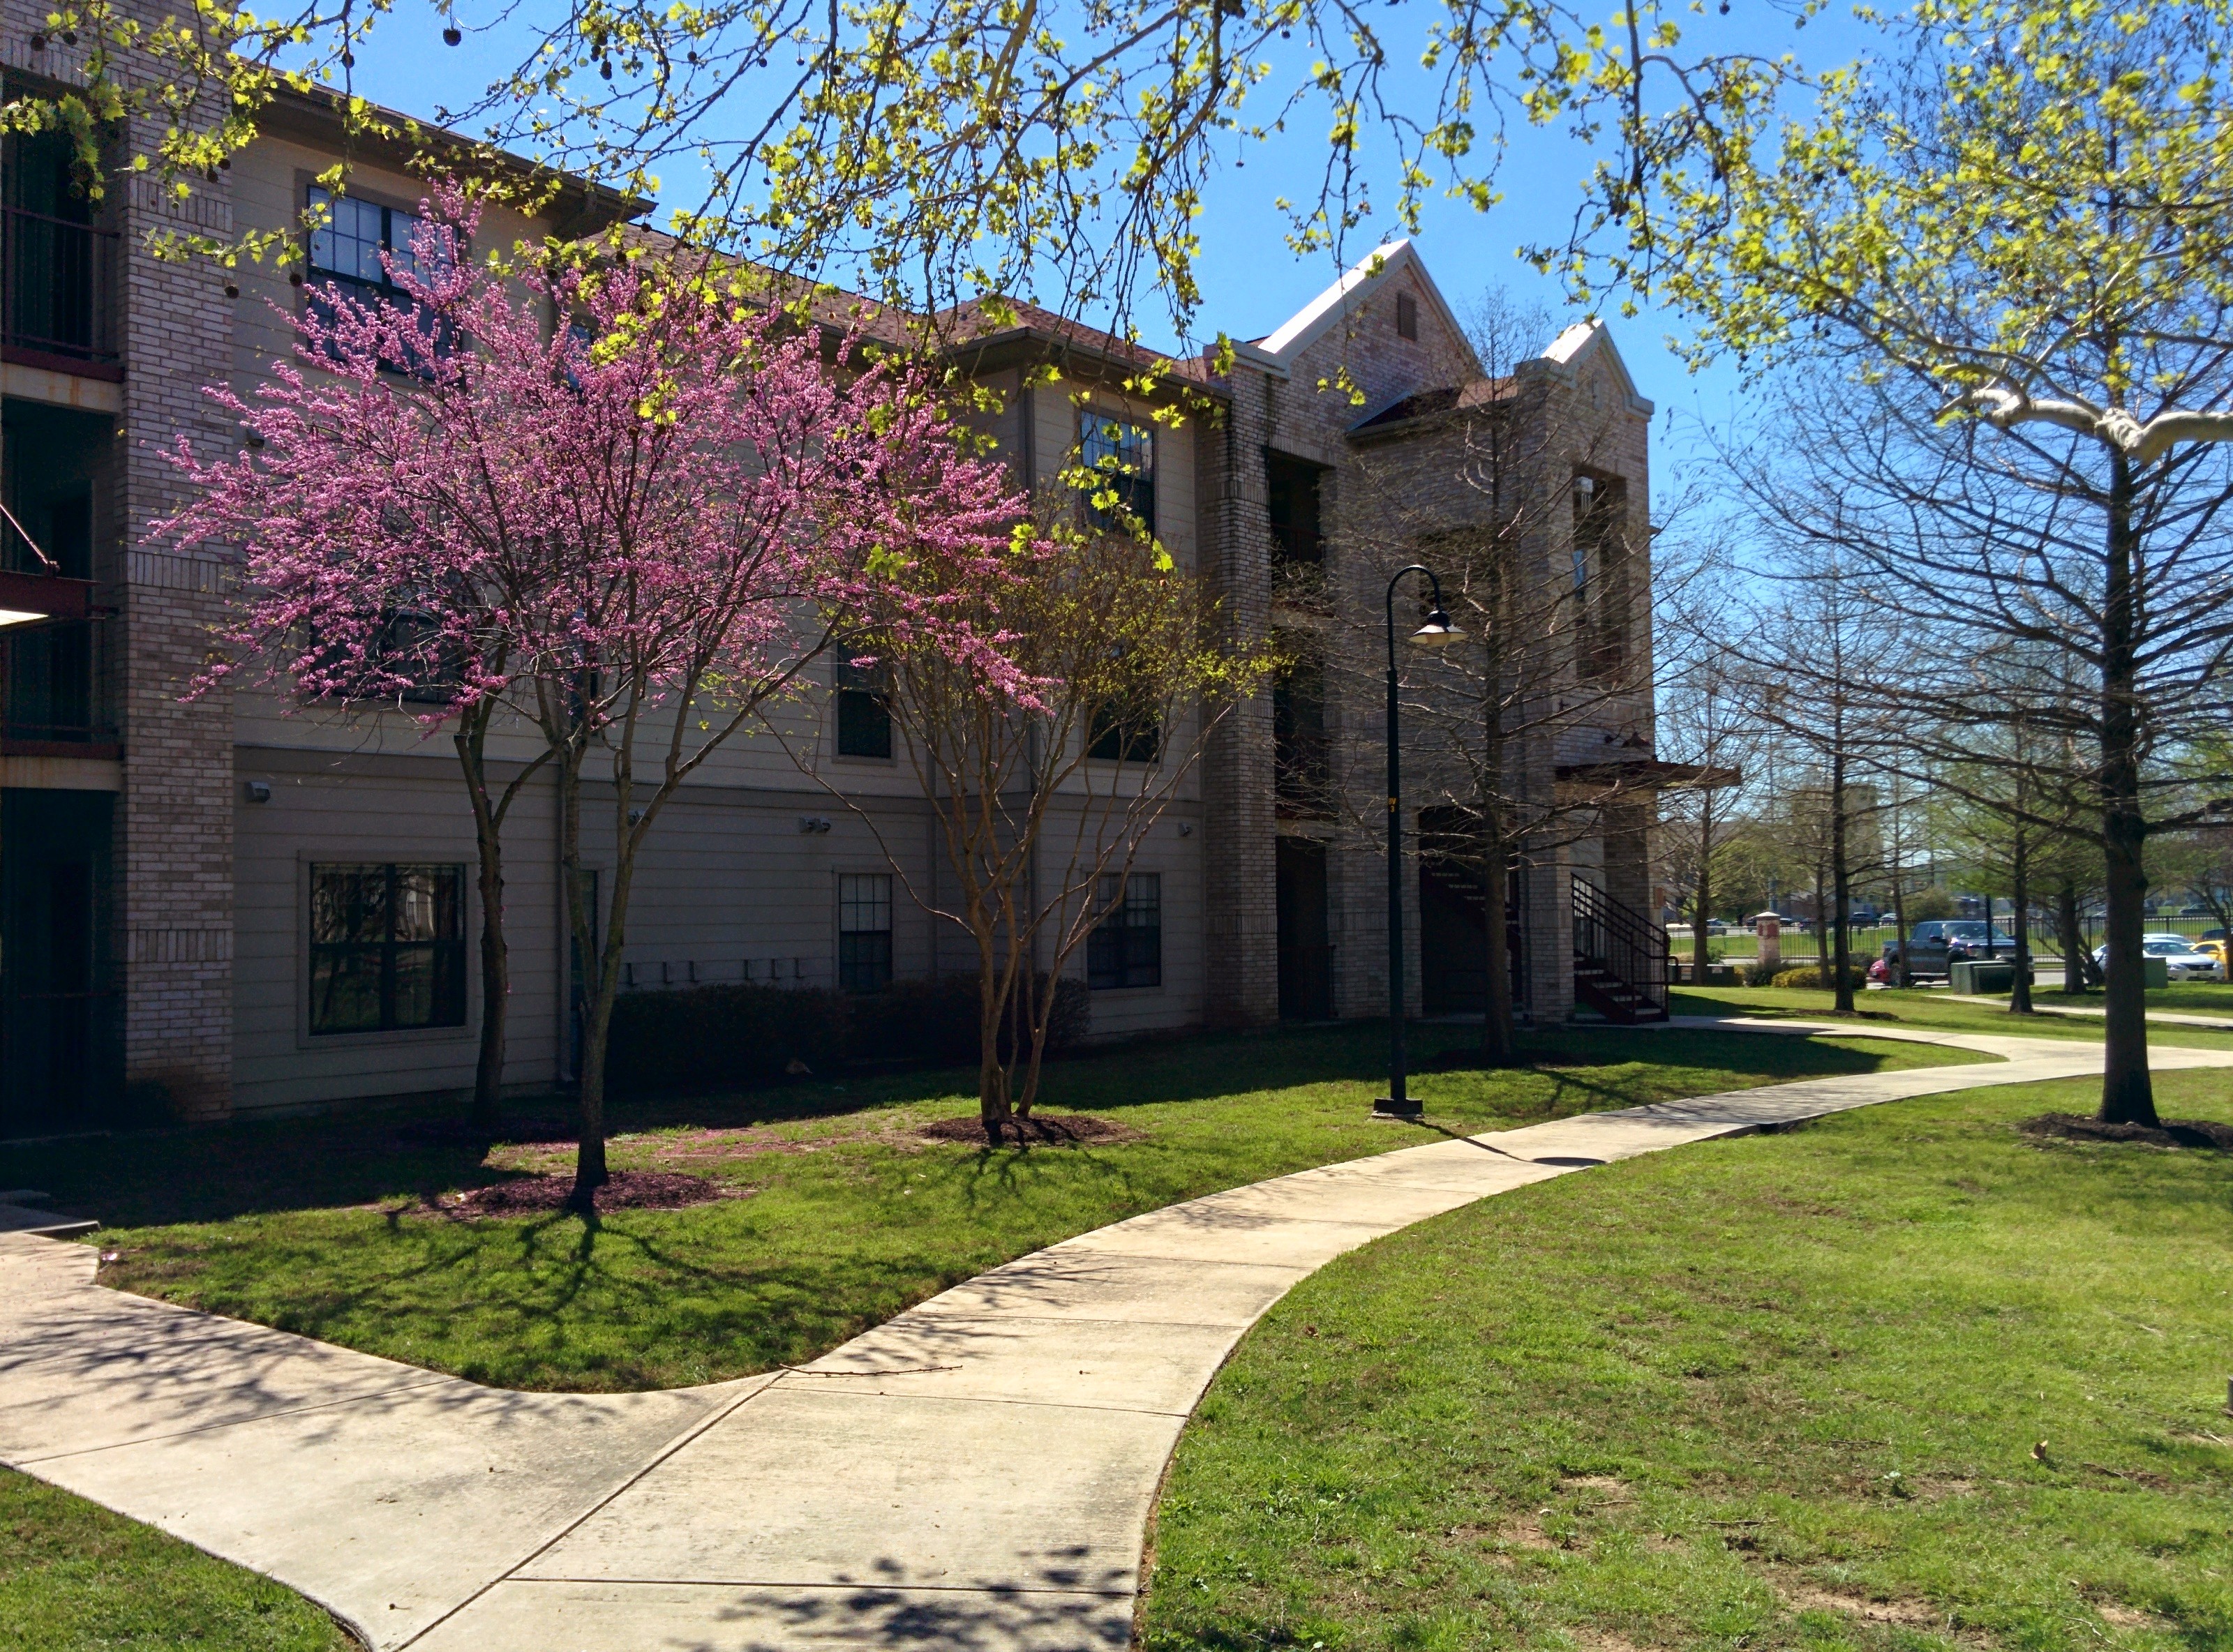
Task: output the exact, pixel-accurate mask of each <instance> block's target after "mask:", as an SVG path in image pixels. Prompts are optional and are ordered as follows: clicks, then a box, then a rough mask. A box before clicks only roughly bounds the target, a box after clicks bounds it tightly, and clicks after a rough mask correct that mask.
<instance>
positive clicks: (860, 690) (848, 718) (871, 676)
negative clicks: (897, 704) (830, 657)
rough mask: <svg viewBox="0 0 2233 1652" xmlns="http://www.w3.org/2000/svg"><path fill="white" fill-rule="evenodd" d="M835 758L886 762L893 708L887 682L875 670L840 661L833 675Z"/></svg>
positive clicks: (890, 746)
mask: <svg viewBox="0 0 2233 1652" xmlns="http://www.w3.org/2000/svg"><path fill="white" fill-rule="evenodd" d="M836 678H837V755H838V756H839V757H841V758H888V757H889V756H891V754H892V707H891V700H890V698H889V688H888V686H887V684H888V682H889V679H887V677H886V676H885V674H884V673H883V671H882V669H881V668H880V667H875V666H856V665H855V664H854V663H853V662H852V661H851V660H839V661H838V662H837V672H836Z"/></svg>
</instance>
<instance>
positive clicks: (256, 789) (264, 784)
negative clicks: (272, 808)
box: [244, 780, 271, 803]
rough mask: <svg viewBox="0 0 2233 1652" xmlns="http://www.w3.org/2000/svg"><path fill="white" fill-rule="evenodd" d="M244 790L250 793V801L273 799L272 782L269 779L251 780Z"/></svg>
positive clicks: (268, 800) (267, 801) (259, 801)
mask: <svg viewBox="0 0 2233 1652" xmlns="http://www.w3.org/2000/svg"><path fill="white" fill-rule="evenodd" d="M244 790H246V791H247V793H248V801H249V802H251V803H270V801H271V783H270V781H268V780H251V781H250V782H249V783H248V784H247V786H246V787H245V788H244Z"/></svg>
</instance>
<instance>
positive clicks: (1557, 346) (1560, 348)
mask: <svg viewBox="0 0 2233 1652" xmlns="http://www.w3.org/2000/svg"><path fill="white" fill-rule="evenodd" d="M1601 351H1602V352H1603V353H1604V354H1605V361H1606V362H1607V364H1608V365H1609V366H1610V367H1611V369H1612V380H1613V383H1614V384H1615V385H1616V386H1617V387H1618V388H1619V390H1620V392H1621V393H1622V394H1623V395H1625V396H1626V397H1627V398H1628V407H1629V411H1630V412H1631V413H1642V414H1643V415H1644V417H1645V418H1646V419H1649V418H1650V417H1651V415H1652V413H1653V411H1654V406H1653V404H1652V402H1651V401H1650V399H1649V398H1648V397H1644V396H1640V395H1638V394H1637V393H1636V380H1634V379H1633V378H1631V376H1630V375H1629V371H1628V363H1627V362H1625V361H1622V360H1621V359H1620V349H1619V347H1618V346H1617V345H1615V344H1614V343H1613V341H1612V334H1611V331H1610V330H1609V329H1608V328H1606V326H1605V323H1604V322H1601V321H1599V320H1598V318H1597V317H1596V316H1594V315H1592V317H1591V318H1590V319H1589V320H1588V321H1585V322H1575V323H1574V324H1573V325H1572V327H1570V328H1567V329H1566V331H1565V332H1563V333H1561V334H1559V336H1558V337H1556V338H1555V339H1553V340H1552V341H1551V347H1550V348H1548V349H1546V350H1545V351H1544V352H1543V354H1540V355H1539V356H1537V357H1536V358H1535V359H1534V361H1523V362H1521V363H1520V369H1519V370H1520V372H1522V373H1526V372H1527V370H1528V369H1529V368H1530V367H1533V368H1534V369H1535V370H1536V371H1538V372H1540V371H1542V370H1543V367H1544V366H1545V365H1547V366H1549V367H1552V368H1553V370H1556V371H1559V372H1561V373H1563V374H1565V375H1566V378H1567V379H1568V380H1569V381H1570V382H1571V381H1572V380H1573V379H1574V378H1575V377H1577V376H1578V375H1579V374H1580V372H1581V368H1582V364H1583V363H1584V362H1585V361H1588V360H1589V359H1590V358H1591V357H1592V356H1593V355H1596V354H1598V353H1599V352H1601Z"/></svg>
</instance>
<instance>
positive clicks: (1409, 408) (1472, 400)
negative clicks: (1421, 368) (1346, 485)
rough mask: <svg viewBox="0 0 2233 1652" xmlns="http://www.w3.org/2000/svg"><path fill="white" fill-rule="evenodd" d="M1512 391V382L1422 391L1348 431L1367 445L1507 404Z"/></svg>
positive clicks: (1493, 381) (1487, 381)
mask: <svg viewBox="0 0 2233 1652" xmlns="http://www.w3.org/2000/svg"><path fill="white" fill-rule="evenodd" d="M1512 393H1513V381H1512V380H1510V379H1468V380H1466V382H1465V383H1463V384H1461V385H1445V386H1443V387H1441V388H1439V389H1434V390H1421V391H1418V392H1416V393H1413V394H1411V395H1408V396H1405V397H1404V398H1403V400H1400V401H1396V402H1393V403H1391V404H1390V405H1389V406H1385V407H1383V408H1382V409H1381V410H1380V411H1379V412H1378V413H1375V414H1373V415H1372V417H1371V418H1370V419H1366V420H1361V421H1359V422H1358V423H1357V424H1354V425H1351V426H1350V427H1349V435H1350V439H1351V440H1352V441H1364V440H1370V439H1373V438H1376V437H1381V436H1392V435H1396V434H1398V433H1402V432H1404V431H1408V430H1410V429H1411V428H1413V427H1414V426H1418V425H1422V424H1426V423H1428V422H1429V421H1430V420H1436V419H1441V418H1444V417H1447V416H1449V415H1452V414H1463V413H1474V412H1475V411H1477V410H1479V409H1481V408H1482V407H1487V406H1494V404H1495V403H1497V402H1500V401H1505V400H1509V399H1510V398H1511V395H1512Z"/></svg>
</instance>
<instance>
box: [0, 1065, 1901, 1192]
mask: <svg viewBox="0 0 2233 1652" xmlns="http://www.w3.org/2000/svg"><path fill="white" fill-rule="evenodd" d="M1386 1037H1387V1031H1386V1024H1385V1023H1380V1022H1370V1021H1364V1022H1345V1023H1343V1024H1339V1025H1338V1026H1331V1027H1310V1028H1281V1029H1278V1030H1276V1031H1266V1032H1261V1033H1251V1034H1230V1033H1227V1034H1212V1035H1198V1036H1194V1037H1183V1038H1169V1039H1157V1040H1154V1041H1151V1042H1143V1043H1137V1044H1124V1045H1118V1046H1114V1047H1108V1048H1103V1049H1099V1050H1092V1051H1089V1052H1086V1053H1084V1054H1082V1055H1079V1056H1077V1057H1071V1058H1070V1059H1067V1060H1064V1061H1061V1062H1058V1063H1052V1064H1051V1065H1050V1066H1049V1068H1048V1070H1047V1073H1046V1079H1045V1087H1044V1093H1043V1095H1042V1097H1041V1102H1040V1105H1041V1107H1042V1109H1045V1110H1048V1111H1053V1110H1057V1109H1061V1110H1071V1111H1081V1112H1100V1111H1107V1110H1112V1109H1119V1108H1127V1107H1136V1106H1141V1105H1147V1104H1154V1103H1159V1102H1201V1101H1209V1100H1214V1099H1216V1098H1218V1097H1221V1096H1235V1095H1242V1094H1260V1093H1262V1092H1265V1091H1268V1090H1276V1089H1288V1088H1295V1087H1300V1086H1305V1085H1312V1084H1327V1083H1352V1084H1358V1085H1372V1084H1377V1083H1379V1082H1380V1080H1381V1079H1382V1077H1383V1074H1384V1070H1385V1060H1386V1042H1385V1041H1386ZM1474 1037H1475V1035H1474V1034H1473V1033H1472V1031H1470V1030H1469V1029H1466V1028H1456V1027H1453V1028H1422V1029H1420V1030H1419V1031H1418V1032H1417V1033H1416V1034H1415V1038H1414V1041H1415V1044H1416V1053H1417V1056H1418V1058H1419V1059H1420V1061H1421V1062H1422V1064H1423V1063H1426V1062H1429V1061H1434V1060H1437V1059H1439V1058H1440V1057H1442V1053H1443V1052H1444V1051H1446V1050H1462V1049H1464V1048H1466V1047H1468V1046H1469V1045H1470V1044H1472V1043H1473V1041H1474ZM1531 1042H1532V1044H1533V1045H1534V1046H1536V1047H1538V1048H1540V1049H1541V1050H1543V1051H1544V1052H1545V1054H1546V1057H1547V1058H1548V1060H1549V1061H1551V1062H1556V1061H1558V1060H1559V1059H1560V1058H1561V1057H1572V1062H1573V1064H1572V1065H1567V1066H1556V1067H1547V1066H1546V1067H1539V1068H1537V1069H1535V1070H1533V1073H1534V1076H1536V1077H1538V1078H1540V1079H1547V1080H1548V1081H1550V1083H1551V1086H1552V1090H1551V1096H1550V1098H1549V1100H1548V1102H1547V1103H1546V1102H1540V1101H1538V1102H1531V1103H1530V1104H1529V1105H1528V1106H1527V1107H1526V1108H1520V1109H1515V1108H1512V1107H1509V1106H1505V1107H1498V1106H1490V1105H1484V1104H1482V1102H1481V1098H1480V1097H1479V1096H1468V1094H1467V1087H1468V1086H1470V1085H1479V1084H1481V1083H1484V1082H1486V1083H1490V1084H1492V1085H1494V1084H1497V1083H1501V1081H1502V1079H1503V1078H1504V1077H1505V1076H1506V1075H1507V1074H1509V1073H1513V1072H1519V1073H1522V1074H1525V1073H1527V1072H1528V1071H1529V1070H1526V1069H1517V1070H1487V1071H1478V1072H1475V1071H1468V1070H1464V1069H1462V1068H1457V1067H1453V1068H1448V1069H1445V1070H1441V1071H1437V1072H1435V1073H1432V1074H1429V1075H1427V1076H1425V1077H1423V1078H1422V1088H1423V1089H1425V1090H1426V1092H1427V1094H1428V1101H1429V1107H1431V1108H1435V1109H1436V1110H1437V1111H1448V1112H1450V1113H1452V1114H1455V1115H1462V1117H1465V1118H1468V1119H1478V1120H1479V1121H1480V1122H1482V1123H1484V1124H1486V1123H1489V1122H1494V1121H1496V1120H1499V1119H1514V1118H1519V1119H1533V1118H1543V1117H1553V1116H1560V1115H1565V1114H1566V1113H1570V1112H1578V1111H1585V1110H1592V1109H1596V1108H1599V1107H1605V1106H1627V1105H1631V1104H1632V1103H1635V1102H1642V1101H1649V1100H1651V1099H1654V1098H1655V1096H1657V1095H1658V1094H1663V1093H1664V1091H1663V1090H1662V1089H1651V1090H1649V1091H1648V1092H1647V1089H1645V1088H1639V1087H1636V1086H1630V1085H1624V1084H1623V1083H1621V1082H1620V1081H1619V1079H1618V1077H1617V1076H1612V1073H1611V1071H1610V1070H1607V1069H1606V1067H1605V1065H1604V1063H1605V1062H1606V1061H1607V1059H1608V1058H1610V1059H1611V1060H1612V1061H1613V1062H1614V1063H1657V1064H1661V1065H1664V1066H1672V1067H1677V1068H1696V1069H1701V1070H1712V1072H1713V1073H1714V1074H1715V1075H1722V1074H1726V1075H1728V1077H1727V1080H1726V1081H1725V1082H1727V1083H1732V1084H1734V1083H1743V1082H1745V1081H1747V1080H1749V1081H1750V1082H1754V1083H1763V1082H1772V1081H1774V1080H1776V1079H1781V1078H1801V1077H1813V1076H1833V1075H1838V1074H1845V1073H1854V1072H1865V1071H1869V1070H1872V1069H1873V1067H1874V1066H1875V1064H1876V1060H1875V1057H1872V1056H1870V1055H1867V1054H1865V1053H1861V1052H1857V1051H1853V1050H1842V1049H1839V1048H1837V1047H1835V1046H1833V1045H1830V1044H1822V1043H1820V1042H1817V1041H1814V1040H1812V1039H1803V1038H1769V1037H1760V1036H1758V1035H1748V1034H1744V1033H1735V1032H1728V1033H1721V1032H1713V1031H1693V1030H1687V1029H1685V1030H1675V1031H1653V1032H1637V1031H1628V1030H1625V1029H1618V1028H1605V1029H1595V1028H1591V1029H1571V1030H1559V1031H1548V1032H1546V1033H1542V1034H1539V1035H1537V1036H1536V1037H1534V1038H1533V1040H1532V1041H1531ZM973 1088H974V1086H973V1075H972V1074H971V1073H968V1072H966V1071H961V1070H943V1071H926V1072H918V1073H911V1074H904V1075H898V1076H884V1077H878V1078H875V1079H871V1080H867V1081H858V1080H851V1081H847V1082H844V1083H821V1082H815V1083H801V1084H798V1085H794V1086H790V1087H785V1088H783V1089H771V1090H760V1091H747V1092H734V1091H732V1092H728V1093H726V1094H714V1095H703V1094H701V1095H695V1096H660V1097H648V1098H632V1099H629V1100H626V1101H622V1102H617V1103H615V1106H614V1107H613V1109H612V1110H611V1119H610V1125H609V1129H610V1132H611V1133H612V1134H614V1135H626V1134H630V1133H634V1132H638V1131H647V1130H657V1129H661V1128H668V1127H674V1126H697V1127H701V1128H743V1127H745V1126H749V1125H765V1124H793V1123H801V1122H815V1121H817V1120H827V1119H838V1118H844V1117H849V1116H852V1115H862V1114H866V1113H869V1112H873V1111H875V1110H876V1109H885V1108H889V1107H892V1106H895V1105H900V1104H906V1103H922V1102H932V1103H944V1104H948V1105H952V1106H954V1108H955V1109H956V1110H960V1109H961V1108H963V1107H966V1106H967V1102H968V1098H969V1097H970V1096H971V1094H972V1091H973ZM564 1105H565V1103H564V1102H563V1099H558V1098H554V1099H551V1100H549V1101H545V1102H539V1103H537V1102H525V1103H521V1104H518V1106H517V1107H516V1108H515V1109H514V1114H513V1115H514V1117H515V1118H516V1119H518V1121H519V1122H518V1123H517V1124H515V1125H514V1126H513V1127H512V1128H509V1129H500V1130H497V1131H492V1132H487V1133H473V1132H470V1131H459V1130H457V1129H455V1128H452V1127H454V1126H455V1125H456V1123H457V1122H458V1119H459V1112H460V1111H461V1109H460V1107H459V1104H457V1103H454V1102H427V1103H416V1104H412V1105H409V1106H401V1107H382V1108H379V1109H365V1110H361V1111H346V1110H343V1111H336V1112H333V1113H329V1114H323V1115H309V1116H298V1117H294V1118H285V1119H273V1120H260V1121H245V1122H235V1123H230V1124H219V1125H200V1126H192V1127H179V1128H168V1129H161V1130H151V1131H141V1132H128V1133H122V1134H119V1135H113V1136H107V1137H89V1138H84V1139H81V1140H76V1141H55V1142H49V1143H44V1144H40V1145H36V1146H30V1147H22V1148H12V1149H11V1150H10V1154H9V1160H10V1169H9V1171H8V1173H7V1175H6V1178H5V1180H9V1181H10V1182H21V1183H22V1184H23V1185H26V1186H32V1187H40V1188H42V1189H45V1190H46V1191H48V1192H49V1193H51V1194H52V1195H53V1196H54V1199H55V1203H56V1205H57V1206H59V1207H61V1208H63V1209H72V1210H82V1211H84V1212H86V1213H88V1214H91V1215H94V1216H96V1217H98V1218H99V1219H101V1221H103V1222H104V1223H106V1224H107V1226H112V1227H141V1226H167V1225H170V1224H173V1223H182V1222H210V1221H221V1220H224V1219H229V1218H231V1217H236V1216H244V1215H252V1214H258V1213H274V1212H281V1211H290V1210H306V1209H331V1208H335V1207H340V1206H373V1205H379V1204H381V1203H384V1202H393V1201H397V1200H409V1201H412V1202H414V1203H415V1202H419V1201H422V1200H433V1199H434V1198H436V1197H437V1196H439V1194H441V1193H448V1192H456V1191H461V1190H468V1189H472V1188H475V1187H486V1186H489V1185H491V1184H492V1183H494V1182H498V1181H502V1180H507V1179H509V1177H510V1175H511V1173H509V1172H507V1171H505V1170H502V1169H499V1168H497V1167H492V1166H491V1165H489V1164H488V1163H487V1162H485V1161H486V1158H487V1154H488V1151H489V1148H491V1147H492V1145H494V1144H497V1143H499V1142H504V1141H522V1140H545V1141H548V1140H552V1139H557V1138H555V1137H554V1129H555V1127H557V1126H558V1125H560V1124H561V1123H562V1122H563V1119H564V1116H565V1115H564V1113H563V1108H564ZM1040 1150H1042V1149H1030V1151H1040ZM1017 1151H1019V1150H1018V1149H1014V1148H1003V1149H999V1150H991V1149H987V1150H986V1156H985V1159H984V1161H983V1165H982V1167H980V1168H981V1170H982V1171H983V1172H985V1173H991V1174H999V1173H998V1172H996V1171H995V1170H994V1167H995V1166H997V1165H998V1164H999V1163H1000V1162H1001V1161H1003V1158H1004V1156H1005V1155H1007V1154H1013V1153H1015V1152H1017ZM1058 1151H1060V1152H1063V1153H1065V1154H1076V1153H1078V1152H1079V1151H1081V1149H1079V1148H1060V1149H1058ZM1107 1151H1113V1152H1117V1153H1122V1152H1123V1148H1121V1147H1119V1148H1112V1149H1107Z"/></svg>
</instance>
